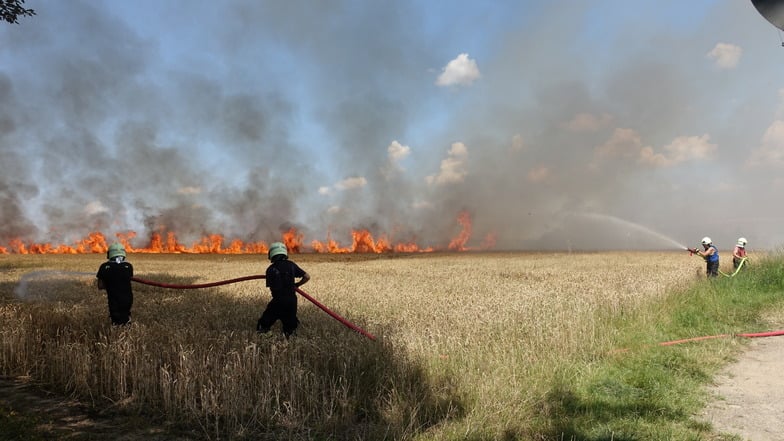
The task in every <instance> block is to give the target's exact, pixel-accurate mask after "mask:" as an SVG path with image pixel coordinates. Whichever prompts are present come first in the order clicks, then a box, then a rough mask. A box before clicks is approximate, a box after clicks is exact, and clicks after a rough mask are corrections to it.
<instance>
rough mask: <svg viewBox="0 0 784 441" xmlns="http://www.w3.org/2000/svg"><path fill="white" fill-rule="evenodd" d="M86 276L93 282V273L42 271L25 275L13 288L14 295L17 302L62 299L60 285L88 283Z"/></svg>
mask: <svg viewBox="0 0 784 441" xmlns="http://www.w3.org/2000/svg"><path fill="white" fill-rule="evenodd" d="M87 276H92V277H93V278H92V280H95V273H87V272H80V271H57V270H42V271H31V272H29V273H25V274H23V275H22V277H20V278H19V283H18V284H17V285H16V286H15V287H14V295H15V296H16V298H17V299H19V300H24V301H34V300H47V301H48V300H56V299H58V298H59V297H62V293H63V290H62V289H61V288H62V285H63V284H66V283H74V282H76V281H79V280H81V282H77V283H88V281H89V280H91V279H89V278H88V277H87Z"/></svg>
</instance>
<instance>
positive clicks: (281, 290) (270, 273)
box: [256, 242, 310, 338]
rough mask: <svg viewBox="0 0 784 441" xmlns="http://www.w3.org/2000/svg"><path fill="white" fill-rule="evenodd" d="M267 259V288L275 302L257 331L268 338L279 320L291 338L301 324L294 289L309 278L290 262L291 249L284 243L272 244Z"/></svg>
mask: <svg viewBox="0 0 784 441" xmlns="http://www.w3.org/2000/svg"><path fill="white" fill-rule="evenodd" d="M267 257H268V258H269V260H270V262H272V263H271V264H270V266H269V267H267V272H266V281H267V287H268V288H269V289H270V293H271V294H272V299H271V300H270V302H269V303H268V304H267V308H266V309H265V310H264V312H263V313H262V314H261V317H260V318H259V321H258V322H257V323H256V331H257V332H258V333H259V334H265V335H269V331H270V328H271V327H272V325H273V324H275V322H276V321H278V320H280V322H281V325H282V327H283V335H284V336H286V338H289V337H291V336H292V335H293V334H294V331H296V330H297V326H298V325H299V320H298V319H297V294H296V291H295V289H296V288H298V287H300V286H302V285H304V284H305V283H307V282H308V280H310V275H308V273H306V272H305V271H304V270H303V269H302V268H300V267H299V266H298V265H297V264H296V263H294V262H292V261H291V260H289V256H288V250H287V249H286V245H285V244H283V243H282V242H273V243H272V244H271V245H270V248H269V252H268V253H267ZM296 279H299V281H297V280H296Z"/></svg>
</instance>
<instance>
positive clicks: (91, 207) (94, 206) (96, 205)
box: [84, 201, 109, 216]
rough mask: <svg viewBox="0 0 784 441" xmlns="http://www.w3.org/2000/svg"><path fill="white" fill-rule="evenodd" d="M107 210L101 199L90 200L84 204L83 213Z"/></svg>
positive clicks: (89, 213)
mask: <svg viewBox="0 0 784 441" xmlns="http://www.w3.org/2000/svg"><path fill="white" fill-rule="evenodd" d="M108 211H109V209H108V208H106V206H105V205H104V204H102V203H101V201H92V202H90V203H88V204H87V205H85V206H84V213H85V214H87V215H88V216H91V215H93V214H98V213H106V212H108Z"/></svg>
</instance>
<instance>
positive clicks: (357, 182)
mask: <svg viewBox="0 0 784 441" xmlns="http://www.w3.org/2000/svg"><path fill="white" fill-rule="evenodd" d="M365 185H367V179H365V178H364V177H363V176H356V177H352V178H346V179H344V180H342V181H340V182H338V183H337V184H335V188H337V189H338V190H351V189H354V188H362V187H364V186H365Z"/></svg>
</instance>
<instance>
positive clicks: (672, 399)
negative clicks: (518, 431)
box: [538, 256, 784, 441]
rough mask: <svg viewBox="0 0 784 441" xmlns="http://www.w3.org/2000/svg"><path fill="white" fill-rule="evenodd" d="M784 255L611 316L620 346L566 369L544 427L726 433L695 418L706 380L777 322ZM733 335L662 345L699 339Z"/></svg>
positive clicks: (707, 435)
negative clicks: (752, 335)
mask: <svg viewBox="0 0 784 441" xmlns="http://www.w3.org/2000/svg"><path fill="white" fill-rule="evenodd" d="M782 292H784V258H782V257H781V256H776V257H769V258H767V259H764V260H761V261H758V262H755V265H754V266H753V267H751V268H750V269H749V270H748V271H745V272H743V273H741V274H739V275H737V276H736V277H733V278H725V277H721V278H719V279H715V280H710V281H704V282H699V283H697V284H694V285H692V286H689V287H686V288H684V289H680V290H675V291H673V292H671V293H670V294H669V295H668V296H667V297H666V299H665V300H664V301H663V302H657V303H656V304H651V305H650V306H647V307H644V308H641V309H640V310H638V311H635V312H634V313H633V314H632V316H613V317H607V323H608V326H611V327H615V328H617V330H618V332H617V335H618V336H619V338H618V348H619V349H620V350H618V351H612V352H611V353H609V354H607V355H606V356H602V357H598V358H597V359H595V360H590V359H587V360H582V361H578V362H576V363H574V364H573V365H569V366H563V367H561V368H560V369H559V370H558V372H557V373H556V374H555V375H554V379H555V380H554V382H553V384H552V386H551V389H550V392H549V393H548V395H547V399H546V400H545V403H544V404H543V405H542V412H541V419H540V421H539V422H538V424H540V425H541V427H542V428H543V430H542V432H544V433H549V434H550V436H551V437H552V439H566V440H588V441H590V440H595V441H599V440H615V441H619V440H672V439H679V440H705V439H713V440H721V439H732V438H722V436H721V435H717V434H714V433H712V430H711V427H710V425H709V424H707V423H704V422H701V421H700V420H699V419H698V418H695V417H694V415H696V414H697V413H698V412H699V411H700V410H701V409H702V408H703V407H704V406H705V404H706V402H707V400H708V399H709V397H708V396H707V394H706V389H705V386H706V384H708V383H709V382H710V381H711V379H712V378H713V376H714V375H715V374H716V373H717V372H718V370H719V369H720V368H721V367H723V366H724V365H726V364H727V363H728V362H729V361H731V360H732V359H733V357H734V356H735V355H737V353H738V352H739V350H740V349H741V348H742V345H743V344H745V343H746V342H748V339H744V338H740V337H733V335H735V334H739V333H746V332H759V331H766V330H769V329H770V326H771V323H770V322H768V321H766V320H764V319H763V317H764V316H765V315H764V314H765V312H766V311H770V310H773V309H776V307H777V306H778V307H780V306H781V304H782V300H783V299H784V297H783V296H782ZM723 334H728V336H726V337H717V338H715V339H708V340H699V341H687V342H683V343H679V344H674V345H667V346H664V345H661V344H660V343H663V342H671V341H675V340H681V339H691V338H697V337H702V336H719V335H723Z"/></svg>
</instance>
